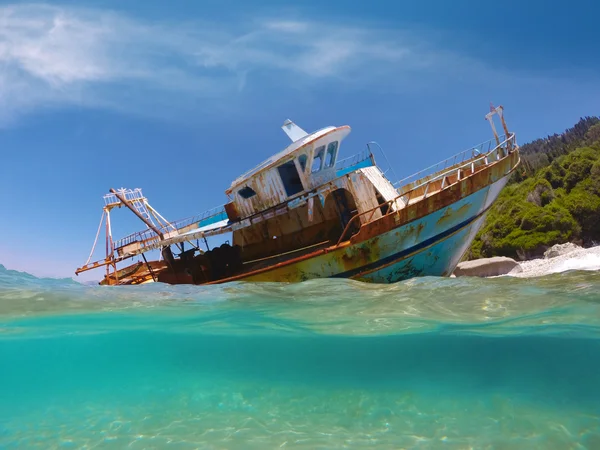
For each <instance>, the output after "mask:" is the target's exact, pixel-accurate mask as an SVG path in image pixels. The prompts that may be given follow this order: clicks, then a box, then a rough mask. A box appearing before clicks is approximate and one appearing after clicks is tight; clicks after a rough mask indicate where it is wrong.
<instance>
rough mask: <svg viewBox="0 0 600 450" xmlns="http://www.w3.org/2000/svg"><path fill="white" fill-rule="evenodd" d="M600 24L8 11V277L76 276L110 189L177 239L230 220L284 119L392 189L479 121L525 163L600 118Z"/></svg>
mask: <svg viewBox="0 0 600 450" xmlns="http://www.w3.org/2000/svg"><path fill="white" fill-rule="evenodd" d="M599 14H600V5H598V4H595V3H594V1H592V0H590V1H572V2H569V3H565V2H561V3H560V4H559V3H558V2H542V1H538V0H530V1H528V2H523V1H513V0H508V1H504V2H501V3H490V2H482V1H477V2H476V1H468V2H467V1H462V0H456V1H453V2H448V1H445V0H438V1H421V2H374V1H372V2H354V3H353V4H351V3H350V2H342V1H337V0H335V1H327V2H323V1H318V2H317V1H304V2H295V3H289V2H275V1H262V2H252V3H250V2H242V1H230V0H219V1H203V2H201V1H179V2H177V1H172V2H164V1H156V0H152V1H144V2H142V1H138V2H132V1H129V2H124V1H110V0H103V1H101V0H95V1H88V2H82V1H77V2H75V1H66V2H62V3H25V2H20V3H13V4H7V3H2V4H0V158H1V160H0V205H2V206H1V209H0V264H3V265H5V266H6V267H8V268H13V269H18V270H26V271H28V272H31V273H34V274H36V275H41V276H57V277H70V276H73V271H74V269H75V268H76V267H77V266H79V265H81V264H82V263H83V262H84V261H85V259H86V258H87V256H88V253H89V250H90V247H91V244H92V241H93V238H94V234H95V232H96V227H97V225H98V221H99V219H100V214H101V207H102V199H101V197H102V195H103V194H104V193H106V192H107V191H108V189H109V188H110V187H115V188H119V187H131V188H134V187H141V188H143V190H144V193H145V194H146V196H147V197H148V198H149V200H150V203H151V204H152V205H153V206H154V207H155V208H156V209H158V210H159V211H160V212H161V213H162V214H163V215H164V216H166V217H167V218H169V219H178V218H183V217H187V216H190V215H193V214H196V213H199V212H202V211H203V210H206V209H208V208H211V207H213V206H218V205H220V204H223V203H225V201H226V197H225V195H224V191H225V189H226V188H227V187H228V186H229V184H230V183H231V181H232V180H233V179H234V178H235V177H237V176H238V175H239V174H240V173H242V172H244V171H245V170H247V169H249V168H251V167H252V166H254V165H255V164H257V163H259V162H260V161H262V160H263V159H265V158H266V157H268V156H270V155H271V154H273V153H276V152H277V151H279V150H281V149H282V148H284V147H285V146H286V145H288V143H289V140H288V138H287V136H286V135H285V134H284V133H283V131H281V129H280V126H281V125H282V123H283V121H284V120H285V119H287V118H290V119H292V120H293V121H295V122H296V123H297V124H298V125H300V126H301V127H303V128H304V129H306V130H307V131H314V130H316V129H318V128H321V127H324V126H328V125H345V124H347V125H350V126H351V127H352V129H353V131H352V133H351V134H350V136H349V137H348V138H347V139H346V140H345V141H344V144H343V145H342V147H341V153H342V155H346V156H349V155H351V154H354V153H357V152H359V151H360V150H362V149H363V148H364V145H365V143H366V142H368V141H371V140H376V141H377V142H379V143H380V144H381V145H382V146H383V148H384V149H385V150H386V153H387V156H388V158H389V159H390V161H391V162H392V165H393V166H394V169H395V171H396V173H397V174H398V176H399V177H403V176H404V175H409V174H410V173H412V172H415V171H417V170H418V169H420V168H422V167H425V166H428V165H430V164H432V163H435V162H437V160H440V159H443V158H444V157H446V156H449V155H451V154H453V153H456V152H457V151H459V150H463V149H466V148H468V147H470V146H472V145H474V144H477V143H479V142H482V141H484V140H487V139H488V138H489V137H490V131H489V127H488V125H487V124H486V123H485V121H484V120H483V116H484V115H485V113H486V112H487V111H488V108H489V103H490V102H494V104H503V105H504V107H505V109H506V117H507V120H508V124H509V126H510V128H511V129H512V130H513V131H515V132H516V133H517V138H518V140H519V142H521V143H524V142H527V141H529V140H532V139H535V138H537V137H541V136H545V135H547V134H550V133H554V132H560V131H562V130H563V129H565V128H567V127H569V126H571V125H573V124H574V123H575V122H576V121H577V120H578V119H579V117H581V116H585V115H598V114H600V58H598V54H599V52H600V49H599V47H598V42H600V40H599V38H598V31H597V17H598V15H599ZM376 156H377V155H376ZM379 160H381V158H379ZM113 221H114V230H115V234H116V235H124V234H127V233H129V232H133V231H136V230H137V229H141V228H143V227H141V226H140V223H138V222H137V221H136V220H134V219H132V217H131V214H130V213H129V212H127V211H116V214H114V216H113ZM97 256H98V257H100V256H101V254H100V253H98V254H97ZM100 277H101V273H100V272H97V273H93V272H92V273H90V275H89V276H88V275H86V276H84V277H79V278H78V279H80V280H85V279H90V278H91V279H99V278H100Z"/></svg>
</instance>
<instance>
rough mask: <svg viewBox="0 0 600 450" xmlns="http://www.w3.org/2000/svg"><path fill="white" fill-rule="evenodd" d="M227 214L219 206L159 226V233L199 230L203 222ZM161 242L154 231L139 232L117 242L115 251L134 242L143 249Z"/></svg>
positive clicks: (222, 207)
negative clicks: (188, 228) (158, 241)
mask: <svg viewBox="0 0 600 450" xmlns="http://www.w3.org/2000/svg"><path fill="white" fill-rule="evenodd" d="M224 213H225V207H224V205H221V206H217V207H215V208H212V209H209V210H208V211H205V212H203V213H201V214H197V215H195V216H191V217H186V218H185V219H180V220H177V221H175V222H170V223H169V224H167V225H165V226H158V227H157V228H158V231H160V232H161V233H162V234H163V235H164V234H168V233H173V232H174V231H175V232H177V233H180V232H182V231H183V232H185V231H188V230H186V229H185V228H187V227H190V229H193V228H199V227H200V226H202V225H201V222H203V221H207V220H208V219H211V218H215V217H217V216H219V215H222V214H224ZM157 240H160V236H158V235H157V234H156V233H155V232H154V231H153V230H151V229H149V228H148V229H146V230H142V231H138V232H136V233H132V234H130V235H129V236H125V237H124V238H121V239H119V240H118V241H115V249H119V248H122V247H124V246H126V245H129V244H132V243H134V242H139V243H140V246H141V248H144V247H147V246H149V245H150V244H153V243H154V242H155V241H157Z"/></svg>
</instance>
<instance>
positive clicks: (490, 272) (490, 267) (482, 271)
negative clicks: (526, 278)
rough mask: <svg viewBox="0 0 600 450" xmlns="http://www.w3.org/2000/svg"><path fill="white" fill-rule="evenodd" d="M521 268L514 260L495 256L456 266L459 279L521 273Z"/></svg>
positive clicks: (455, 271)
mask: <svg viewBox="0 0 600 450" xmlns="http://www.w3.org/2000/svg"><path fill="white" fill-rule="evenodd" d="M521 270H522V269H521V266H520V265H519V263H518V262H516V261H515V260H514V259H512V258H507V257H505V256H494V257H493V258H482V259H476V260H473V261H463V262H461V263H459V264H458V265H457V266H456V269H455V270H454V275H456V276H457V277H496V276H498V275H506V274H507V273H518V272H521Z"/></svg>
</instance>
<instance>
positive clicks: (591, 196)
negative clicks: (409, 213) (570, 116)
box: [466, 117, 600, 259]
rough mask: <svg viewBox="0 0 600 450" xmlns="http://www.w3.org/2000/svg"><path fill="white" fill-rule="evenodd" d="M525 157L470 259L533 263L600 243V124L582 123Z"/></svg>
mask: <svg viewBox="0 0 600 450" xmlns="http://www.w3.org/2000/svg"><path fill="white" fill-rule="evenodd" d="M521 152H522V165H521V167H519V169H518V170H517V173H515V175H514V176H513V179H512V180H511V182H510V183H509V185H508V186H507V187H506V188H505V189H504V191H503V192H502V193H501V194H500V196H499V198H498V200H497V202H496V203H495V204H494V206H493V207H492V209H491V210H490V212H489V214H488V216H487V220H486V223H485V225H484V226H483V227H482V229H481V230H480V232H479V233H478V235H477V237H476V238H475V241H474V242H473V245H472V246H471V249H470V250H469V252H468V254H467V255H466V258H468V259H474V258H480V257H490V256H509V257H512V258H518V259H529V258H534V257H538V256H541V255H542V254H543V252H544V251H545V250H546V249H547V248H548V247H550V246H552V245H554V244H558V243H564V242H576V243H578V244H582V245H584V246H588V245H594V244H598V243H600V119H598V118H597V117H588V118H584V119H581V120H580V121H579V123H577V125H575V126H574V127H573V128H571V129H569V130H566V131H565V132H564V133H562V134H560V135H554V136H549V137H548V138H545V139H538V140H536V141H534V142H532V143H530V144H525V145H523V146H522V147H521Z"/></svg>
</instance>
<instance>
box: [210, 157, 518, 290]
mask: <svg viewBox="0 0 600 450" xmlns="http://www.w3.org/2000/svg"><path fill="white" fill-rule="evenodd" d="M518 162H519V156H518V152H514V153H512V154H511V155H508V156H507V157H506V158H504V159H503V160H501V161H498V162H497V163H495V164H492V165H490V166H488V167H486V168H485V169H483V170H481V171H480V172H478V173H475V174H472V175H470V176H469V177H467V178H465V179H464V180H462V181H461V182H458V183H455V184H454V185H453V186H449V187H448V188H447V189H443V190H441V191H439V192H437V193H435V194H433V195H432V196H431V197H429V198H425V199H422V200H419V201H418V202H417V203H415V204H414V205H410V206H408V207H407V208H405V209H403V210H400V211H398V212H394V213H392V214H388V215H386V216H384V217H382V218H380V219H378V220H375V221H373V222H371V223H368V224H366V225H363V226H362V227H361V229H360V232H359V233H358V234H356V235H355V236H353V237H352V238H351V239H350V241H349V242H347V243H343V244H341V245H339V246H336V247H331V248H329V249H324V250H319V251H317V252H315V253H313V254H308V255H305V256H303V257H301V258H298V259H296V260H291V261H286V262H285V263H281V264H277V265H275V266H273V267H270V268H268V269H265V270H261V271H256V272H253V273H249V274H245V275H240V276H237V277H231V278H228V279H224V280H220V282H225V281H234V280H243V281H252V282H254V281H256V282H259V281H260V282H269V281H272V282H299V281H305V280H308V279H311V278H351V279H356V280H362V281H369V282H376V283H393V282H396V281H400V280H403V279H407V278H412V277H415V276H427V275H431V276H446V275H450V274H451V273H452V271H453V270H454V268H455V267H456V265H457V264H458V262H459V261H460V259H461V258H462V256H463V255H464V253H465V252H466V251H467V249H468V248H469V246H470V245H471V243H472V241H473V239H474V237H475V235H476V234H477V232H478V230H479V229H480V227H481V226H482V224H483V221H484V219H485V214H486V213H487V211H488V210H489V208H490V207H491V205H492V204H493V202H494V201H495V200H496V198H497V197H498V195H499V194H500V191H501V190H502V189H503V188H504V186H505V185H506V183H507V182H508V179H509V177H510V175H511V173H512V171H513V170H514V169H515V168H516V166H517V165H518ZM411 218H413V219H412V220H411Z"/></svg>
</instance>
